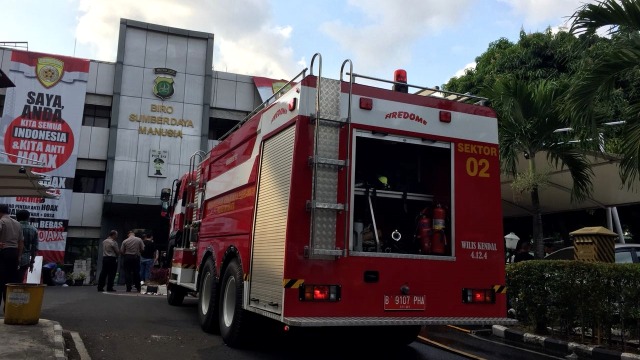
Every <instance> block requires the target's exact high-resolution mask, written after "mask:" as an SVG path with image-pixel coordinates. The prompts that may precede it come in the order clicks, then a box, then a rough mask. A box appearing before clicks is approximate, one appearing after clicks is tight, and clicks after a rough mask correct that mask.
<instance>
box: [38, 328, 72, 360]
mask: <svg viewBox="0 0 640 360" xmlns="http://www.w3.org/2000/svg"><path fill="white" fill-rule="evenodd" d="M38 321H39V322H41V323H44V324H45V326H46V325H51V328H52V329H53V352H54V357H55V359H56V360H67V354H66V353H65V351H64V338H63V337H62V326H60V324H59V323H58V322H57V321H52V320H47V319H40V320H38Z"/></svg>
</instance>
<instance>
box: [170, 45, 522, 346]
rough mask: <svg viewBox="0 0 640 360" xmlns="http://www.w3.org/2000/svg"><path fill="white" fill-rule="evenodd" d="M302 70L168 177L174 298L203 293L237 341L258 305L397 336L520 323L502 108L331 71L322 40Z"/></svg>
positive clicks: (346, 67)
mask: <svg viewBox="0 0 640 360" xmlns="http://www.w3.org/2000/svg"><path fill="white" fill-rule="evenodd" d="M315 61H318V75H317V76H315V75H314V74H313V68H314V62H315ZM307 70H308V69H305V70H303V71H302V72H301V73H300V74H298V76H296V78H294V79H293V80H291V81H290V82H289V83H288V84H286V85H285V86H284V87H283V88H282V89H281V90H280V91H278V92H277V93H276V94H274V96H273V97H272V98H270V99H269V100H267V101H266V102H265V103H263V104H262V105H261V106H260V107H259V108H258V109H256V110H255V111H254V112H252V113H251V114H250V115H249V116H248V117H247V118H246V119H245V120H243V121H241V122H240V123H239V124H238V126H236V127H235V128H234V129H232V130H231V131H230V132H229V133H227V134H226V135H225V136H224V137H223V139H222V141H221V142H220V143H219V144H218V145H216V146H215V147H214V148H213V149H211V151H209V152H208V153H204V152H198V153H196V154H194V155H193V156H192V157H191V163H190V169H189V171H188V172H187V173H186V174H184V175H183V176H182V177H181V178H180V179H177V180H176V181H175V182H174V186H173V188H172V189H163V194H162V196H161V198H162V199H163V201H165V202H166V203H165V204H164V205H165V207H167V208H168V214H169V217H170V222H171V225H170V226H171V230H172V232H171V234H172V238H171V240H170V241H171V242H172V243H173V244H175V247H174V248H173V251H172V252H170V256H171V259H172V265H171V274H170V280H169V284H168V290H167V298H168V302H169V304H171V305H180V304H182V302H183V300H184V297H185V296H186V295H188V294H191V295H195V296H197V297H198V306H197V309H198V315H199V321H200V324H201V327H202V329H203V330H205V331H208V332H212V331H214V330H219V331H220V334H221V335H222V338H223V340H224V341H225V343H226V344H228V345H229V346H239V345H241V344H243V343H244V340H246V334H247V330H248V328H249V327H250V326H251V323H250V321H249V320H248V319H249V318H250V316H249V315H250V314H249V313H255V314H257V315H260V316H264V317H267V318H270V319H272V320H275V321H277V322H280V323H281V324H282V325H283V329H287V328H294V327H355V326H357V327H360V329H364V328H367V329H375V331H376V332H377V333H379V334H380V335H381V336H384V339H385V342H386V344H389V343H397V344H406V343H409V342H411V341H413V340H415V338H416V336H417V335H418V333H419V331H420V328H421V326H422V325H431V324H477V325H482V324H507V323H510V322H512V320H510V319H507V318H506V317H505V315H506V299H505V297H506V295H505V291H504V290H505V286H504V283H505V269H504V243H503V239H502V210H501V197H500V173H499V169H500V164H499V159H498V129H497V120H496V114H495V112H494V111H493V110H492V109H491V108H489V107H487V106H484V105H483V99H481V98H476V97H473V96H470V95H463V94H456V93H448V92H445V91H441V90H438V89H430V88H424V87H418V86H414V85H408V84H407V83H406V73H405V72H404V71H403V70H398V71H396V73H395V78H394V81H385V80H381V79H375V78H371V77H367V76H363V75H358V74H355V73H353V66H352V63H351V61H349V60H345V62H344V63H343V64H342V69H341V74H340V80H332V79H329V78H324V77H322V60H321V56H320V55H319V54H315V55H314V57H313V58H312V61H311V70H310V71H309V74H307ZM347 77H348V79H346V78H347ZM358 78H360V79H364V80H365V82H369V83H376V84H377V83H379V82H383V83H388V85H389V87H390V88H391V89H383V88H378V87H374V86H371V85H364V84H358V83H356V79H358ZM409 87H415V88H417V89H419V90H418V92H416V93H409V92H408V91H407V89H408V88H409ZM252 316H253V315H252ZM254 318H255V317H254Z"/></svg>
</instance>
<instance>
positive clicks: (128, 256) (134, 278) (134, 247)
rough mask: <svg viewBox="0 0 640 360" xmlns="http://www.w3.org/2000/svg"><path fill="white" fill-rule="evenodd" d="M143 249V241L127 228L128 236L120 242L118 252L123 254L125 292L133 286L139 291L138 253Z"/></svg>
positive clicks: (129, 290)
mask: <svg viewBox="0 0 640 360" xmlns="http://www.w3.org/2000/svg"><path fill="white" fill-rule="evenodd" d="M142 250H144V243H143V242H142V239H140V238H139V237H138V236H136V234H134V233H133V230H129V237H128V238H126V239H125V240H124V241H123V242H122V246H121V247H120V252H121V253H122V255H124V264H123V265H124V281H125V284H126V287H127V292H131V288H132V287H135V288H136V289H137V290H138V292H140V290H141V288H142V286H141V285H140V253H141V252H142Z"/></svg>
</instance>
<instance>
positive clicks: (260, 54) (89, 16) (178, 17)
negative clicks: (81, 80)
mask: <svg viewBox="0 0 640 360" xmlns="http://www.w3.org/2000/svg"><path fill="white" fill-rule="evenodd" d="M79 13H80V15H79V18H78V26H77V29H76V36H77V39H78V42H79V43H80V44H84V45H88V46H90V47H91V48H92V49H93V51H94V54H95V58H96V59H98V60H106V61H114V60H115V54H116V48H117V42H118V31H119V27H118V24H119V23H120V18H125V19H131V20H137V21H142V22H149V23H153V24H158V25H164V26H170V27H177V28H182V29H189V30H195V31H203V32H210V33H213V34H214V45H215V49H214V52H215V54H214V60H215V63H214V68H215V69H216V70H222V71H229V72H236V73H243V74H253V75H262V76H269V77H288V76H289V75H290V70H289V69H291V68H296V67H295V63H296V61H295V60H293V51H292V50H291V47H290V45H289V43H288V41H289V39H290V37H291V34H292V32H293V29H292V28H291V27H290V26H287V25H280V24H275V23H273V18H272V13H271V9H270V5H269V3H268V2H264V1H260V0H235V1H223V0H213V1H211V0H185V1H180V2H178V1H174V0H153V1H151V0H136V1H131V0H80V2H79Z"/></svg>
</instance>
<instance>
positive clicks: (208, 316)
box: [198, 259, 218, 333]
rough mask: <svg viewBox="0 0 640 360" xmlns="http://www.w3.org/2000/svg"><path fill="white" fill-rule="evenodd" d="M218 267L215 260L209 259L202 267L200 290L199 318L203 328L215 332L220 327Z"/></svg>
mask: <svg viewBox="0 0 640 360" xmlns="http://www.w3.org/2000/svg"><path fill="white" fill-rule="evenodd" d="M215 273H216V268H215V265H214V263H213V260H211V259H207V261H206V262H205V263H204V267H203V268H202V277H201V280H200V289H199V291H198V320H199V321H200V327H201V328H202V330H204V331H206V332H208V333H213V332H216V330H217V329H218V308H217V306H216V299H217V298H218V286H217V283H216V276H215Z"/></svg>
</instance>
